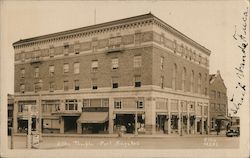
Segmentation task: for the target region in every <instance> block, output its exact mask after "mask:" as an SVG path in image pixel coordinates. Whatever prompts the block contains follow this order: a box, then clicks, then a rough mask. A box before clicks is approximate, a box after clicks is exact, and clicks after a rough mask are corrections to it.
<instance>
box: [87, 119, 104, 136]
mask: <svg viewBox="0 0 250 158" xmlns="http://www.w3.org/2000/svg"><path fill="white" fill-rule="evenodd" d="M107 132H108V121H106V122H104V123H83V124H82V133H84V134H95V133H107Z"/></svg>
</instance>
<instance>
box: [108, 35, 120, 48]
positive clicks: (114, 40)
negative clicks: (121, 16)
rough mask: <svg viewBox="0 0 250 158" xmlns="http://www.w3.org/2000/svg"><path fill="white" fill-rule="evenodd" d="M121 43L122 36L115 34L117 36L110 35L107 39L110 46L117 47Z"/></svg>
mask: <svg viewBox="0 0 250 158" xmlns="http://www.w3.org/2000/svg"><path fill="white" fill-rule="evenodd" d="M121 43H122V37H121V36H117V37H111V38H110V39H109V46H111V47H114V46H115V47H119V46H120V45H121Z"/></svg>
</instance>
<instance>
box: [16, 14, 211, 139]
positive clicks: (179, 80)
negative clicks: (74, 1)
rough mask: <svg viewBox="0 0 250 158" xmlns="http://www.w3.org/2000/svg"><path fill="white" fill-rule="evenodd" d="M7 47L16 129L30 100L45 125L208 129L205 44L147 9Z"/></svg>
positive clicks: (81, 129)
mask: <svg viewBox="0 0 250 158" xmlns="http://www.w3.org/2000/svg"><path fill="white" fill-rule="evenodd" d="M13 47H14V50H15V108H14V114H15V115H14V129H15V132H19V131H22V130H21V129H22V128H23V127H24V125H25V124H27V120H26V119H25V117H24V115H25V113H23V107H24V106H29V105H33V107H34V113H33V126H34V127H36V128H37V130H39V129H41V128H42V130H43V132H45V131H46V132H57V133H115V132H117V131H118V129H119V128H123V129H124V127H125V129H126V131H127V132H128V133H129V132H130V133H133V132H135V133H137V132H138V133H139V134H140V133H149V134H153V133H167V134H195V133H206V132H207V131H208V124H209V121H208V120H209V108H208V104H209V96H208V86H209V78H208V77H209V76H208V72H209V55H210V51H209V50H208V49H206V48H205V47H203V46H201V45H200V44H198V43H197V42H195V41H193V40H192V39H190V38H189V37H187V36H185V35H184V34H182V33H181V32H179V31H177V30H176V29H174V28H173V27H171V26H169V25H168V24H166V23H165V22H164V21H162V20H160V19H158V18H157V17H155V16H154V15H152V14H151V13H149V14H144V15H140V16H135V17H131V18H126V19H121V20H116V21H111V22H107V23H102V24H97V25H93V26H88V27H83V28H78V29H74V30H69V31H63V32H58V33H54V34H48V35H43V36H39V37H34V38H29V39H24V40H19V41H17V42H15V43H14V44H13ZM40 116H41V117H40ZM18 129H19V130H18Z"/></svg>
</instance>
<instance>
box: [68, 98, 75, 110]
mask: <svg viewBox="0 0 250 158" xmlns="http://www.w3.org/2000/svg"><path fill="white" fill-rule="evenodd" d="M77 109H78V104H77V100H76V99H67V100H66V101H65V110H77Z"/></svg>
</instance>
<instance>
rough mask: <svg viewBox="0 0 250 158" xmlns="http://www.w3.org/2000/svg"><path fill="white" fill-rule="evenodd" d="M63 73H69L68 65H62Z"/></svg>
mask: <svg viewBox="0 0 250 158" xmlns="http://www.w3.org/2000/svg"><path fill="white" fill-rule="evenodd" d="M63 72H64V73H68V72H69V64H64V65H63Z"/></svg>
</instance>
